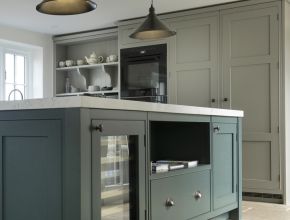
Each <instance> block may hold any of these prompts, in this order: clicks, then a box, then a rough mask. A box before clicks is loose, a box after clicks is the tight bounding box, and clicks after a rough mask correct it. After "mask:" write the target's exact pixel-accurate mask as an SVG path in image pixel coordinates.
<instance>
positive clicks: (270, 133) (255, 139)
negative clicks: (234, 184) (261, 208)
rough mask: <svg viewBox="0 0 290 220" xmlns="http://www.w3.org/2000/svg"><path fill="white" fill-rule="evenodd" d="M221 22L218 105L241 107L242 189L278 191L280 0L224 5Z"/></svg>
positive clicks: (249, 190)
mask: <svg viewBox="0 0 290 220" xmlns="http://www.w3.org/2000/svg"><path fill="white" fill-rule="evenodd" d="M221 25H222V29H221V30H222V32H221V37H222V61H221V65H222V66H221V67H222V69H221V73H222V82H223V86H222V87H221V93H222V94H223V102H222V107H223V108H234V109H242V110H244V112H245V118H244V120H243V158H244V162H243V187H244V191H246V192H264V193H265V192H268V193H280V192H281V189H280V182H279V175H280V170H279V167H280V159H279V151H280V150H279V131H278V125H279V4H277V3H275V4H274V3H271V4H263V5H260V6H258V7H257V6H251V7H244V8H237V9H233V10H225V11H222V12H221ZM257 158H259V164H257Z"/></svg>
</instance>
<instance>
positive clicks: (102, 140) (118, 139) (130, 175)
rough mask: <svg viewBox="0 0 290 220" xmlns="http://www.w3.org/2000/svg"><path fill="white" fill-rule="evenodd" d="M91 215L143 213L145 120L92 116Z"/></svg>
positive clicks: (107, 217)
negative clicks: (100, 118) (123, 119)
mask: <svg viewBox="0 0 290 220" xmlns="http://www.w3.org/2000/svg"><path fill="white" fill-rule="evenodd" d="M100 125H102V130H96V129H95V131H93V133H92V143H93V150H92V161H93V168H92V171H93V174H92V178H93V179H92V181H93V184H92V185H93V189H92V191H93V197H92V205H93V219H96V220H113V219H116V220H117V219H124V220H130V219H136V220H144V217H145V147H144V136H145V123H144V122H142V121H111V120H102V121H99V120H93V127H94V128H96V127H98V126H100Z"/></svg>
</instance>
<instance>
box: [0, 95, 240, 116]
mask: <svg viewBox="0 0 290 220" xmlns="http://www.w3.org/2000/svg"><path fill="white" fill-rule="evenodd" d="M56 108H58V109H60V108H95V109H115V110H129V111H146V112H147V111H148V112H164V113H180V114H192V115H214V116H233V117H243V116H244V112H243V111H237V110H227V109H217V108H203V107H194V106H183V105H171V104H159V103H149V102H137V101H125V100H117V99H106V98H96V97H86V96H75V97H56V98H45V99H30V100H24V101H10V102H8V101H1V102H0V111H8V110H32V109H56Z"/></svg>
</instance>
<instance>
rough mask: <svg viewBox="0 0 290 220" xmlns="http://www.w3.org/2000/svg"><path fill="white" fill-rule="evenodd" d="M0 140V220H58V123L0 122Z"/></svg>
mask: <svg viewBox="0 0 290 220" xmlns="http://www.w3.org/2000/svg"><path fill="white" fill-rule="evenodd" d="M0 137H1V140H0V152H1V154H2V157H1V164H2V167H1V168H2V169H1V173H2V175H1V178H2V181H1V182H2V184H3V185H2V189H3V195H1V203H2V205H1V208H2V209H1V213H0V219H1V220H20V219H29V220H40V219H41V220H51V219H54V220H61V219H62V181H61V167H62V166H61V150H62V149H61V146H62V145H61V144H62V143H61V122H60V121H58V120H50V121H45V120H31V121H0ZM1 192H2V190H1Z"/></svg>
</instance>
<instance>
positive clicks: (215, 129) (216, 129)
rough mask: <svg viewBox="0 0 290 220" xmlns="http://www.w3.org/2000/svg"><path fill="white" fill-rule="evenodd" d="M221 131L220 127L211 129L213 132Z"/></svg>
mask: <svg viewBox="0 0 290 220" xmlns="http://www.w3.org/2000/svg"><path fill="white" fill-rule="evenodd" d="M220 130H221V127H220V126H217V127H214V128H213V131H214V132H219V131H220Z"/></svg>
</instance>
